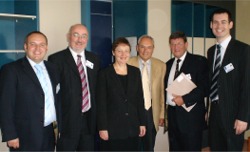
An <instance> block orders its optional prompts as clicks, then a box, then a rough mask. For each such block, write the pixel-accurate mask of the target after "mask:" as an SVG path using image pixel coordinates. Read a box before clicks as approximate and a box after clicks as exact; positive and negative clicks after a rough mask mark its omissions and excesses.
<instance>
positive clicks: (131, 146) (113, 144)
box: [100, 137, 139, 151]
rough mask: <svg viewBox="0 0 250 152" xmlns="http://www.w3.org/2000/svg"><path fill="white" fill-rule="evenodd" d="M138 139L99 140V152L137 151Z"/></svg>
mask: <svg viewBox="0 0 250 152" xmlns="http://www.w3.org/2000/svg"><path fill="white" fill-rule="evenodd" d="M138 143H139V137H129V138H126V139H110V140H108V141H104V140H102V139H100V151H138V150H139V149H138Z"/></svg>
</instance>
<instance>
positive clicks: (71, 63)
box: [65, 49, 80, 77]
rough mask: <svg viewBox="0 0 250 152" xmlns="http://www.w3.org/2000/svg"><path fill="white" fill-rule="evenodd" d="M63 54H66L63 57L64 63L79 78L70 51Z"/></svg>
mask: <svg viewBox="0 0 250 152" xmlns="http://www.w3.org/2000/svg"><path fill="white" fill-rule="evenodd" d="M65 53H66V55H65V58H66V61H65V62H66V63H67V64H68V65H69V66H70V67H71V68H70V69H72V71H73V72H74V73H75V74H76V75H77V76H79V77H80V75H79V72H78V69H77V66H76V63H75V60H74V58H73V56H72V54H71V53H70V50H69V49H67V50H66V51H65Z"/></svg>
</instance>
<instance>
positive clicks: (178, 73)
mask: <svg viewBox="0 0 250 152" xmlns="http://www.w3.org/2000/svg"><path fill="white" fill-rule="evenodd" d="M180 62H181V59H178V60H177V62H176V68H175V73H174V80H175V79H176V78H177V77H178V76H179V75H180V71H179V63H180Z"/></svg>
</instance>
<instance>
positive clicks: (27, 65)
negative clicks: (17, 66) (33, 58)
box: [22, 57, 42, 89]
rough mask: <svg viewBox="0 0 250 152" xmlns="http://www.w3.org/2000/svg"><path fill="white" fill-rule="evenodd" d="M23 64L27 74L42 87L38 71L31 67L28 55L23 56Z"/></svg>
mask: <svg viewBox="0 0 250 152" xmlns="http://www.w3.org/2000/svg"><path fill="white" fill-rule="evenodd" d="M22 65H23V70H24V72H25V73H26V74H27V76H28V77H30V78H31V80H32V81H33V82H34V83H35V84H36V85H37V86H39V87H40V88H41V89H42V86H41V85H40V82H39V80H38V78H37V76H36V73H35V71H34V70H33V68H32V67H31V65H30V63H29V61H28V59H27V58H26V57H24V58H23V61H22Z"/></svg>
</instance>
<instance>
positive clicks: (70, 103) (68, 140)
mask: <svg viewBox="0 0 250 152" xmlns="http://www.w3.org/2000/svg"><path fill="white" fill-rule="evenodd" d="M67 41H68V44H69V46H68V48H66V49H65V50H62V51H60V52H57V53H55V54H53V55H51V56H49V61H51V62H53V63H55V64H56V65H57V67H58V68H59V71H60V75H61V82H60V83H61V91H62V100H61V105H62V128H61V129H62V131H61V133H60V136H59V140H58V144H57V150H59V151H94V134H95V131H96V105H95V96H94V95H95V87H96V78H97V72H98V70H99V60H98V58H97V57H96V56H95V55H94V54H93V53H91V52H89V51H86V47H87V44H88V30H87V28H86V26H84V25H81V24H76V25H73V26H71V27H70V29H69V32H68V34H67Z"/></svg>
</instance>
